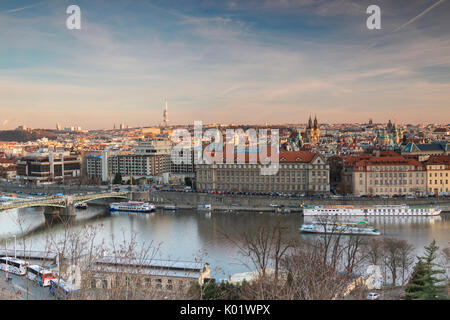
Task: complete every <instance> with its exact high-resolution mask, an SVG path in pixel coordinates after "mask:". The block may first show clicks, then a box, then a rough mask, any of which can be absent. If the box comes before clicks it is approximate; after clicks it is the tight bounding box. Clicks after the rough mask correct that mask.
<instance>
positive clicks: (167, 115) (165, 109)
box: [163, 98, 169, 127]
mask: <svg viewBox="0 0 450 320" xmlns="http://www.w3.org/2000/svg"><path fill="white" fill-rule="evenodd" d="M163 119H164V126H165V127H167V126H168V124H169V112H168V111H167V98H165V107H164V112H163Z"/></svg>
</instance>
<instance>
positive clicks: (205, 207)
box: [197, 203, 212, 211]
mask: <svg viewBox="0 0 450 320" xmlns="http://www.w3.org/2000/svg"><path fill="white" fill-rule="evenodd" d="M211 209H212V208H211V205H210V204H209V203H205V204H199V205H198V206H197V210H207V211H208V210H211Z"/></svg>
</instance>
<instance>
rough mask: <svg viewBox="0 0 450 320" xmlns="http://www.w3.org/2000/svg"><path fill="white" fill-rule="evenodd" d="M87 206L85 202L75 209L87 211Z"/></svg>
mask: <svg viewBox="0 0 450 320" xmlns="http://www.w3.org/2000/svg"><path fill="white" fill-rule="evenodd" d="M87 207H88V205H87V203H86V202H83V203H80V204H79V205H77V206H76V207H75V208H76V209H79V210H85V209H87Z"/></svg>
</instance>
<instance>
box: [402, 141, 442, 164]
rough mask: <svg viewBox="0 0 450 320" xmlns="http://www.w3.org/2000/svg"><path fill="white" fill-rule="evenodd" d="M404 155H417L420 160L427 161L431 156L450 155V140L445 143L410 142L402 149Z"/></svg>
mask: <svg viewBox="0 0 450 320" xmlns="http://www.w3.org/2000/svg"><path fill="white" fill-rule="evenodd" d="M402 155H404V156H414V157H417V158H418V160H419V161H426V160H427V159H428V158H429V157H431V156H440V155H450V142H444V143H422V144H415V143H414V142H410V143H408V144H407V145H406V146H405V147H404V148H403V149H402Z"/></svg>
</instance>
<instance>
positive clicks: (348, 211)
mask: <svg viewBox="0 0 450 320" xmlns="http://www.w3.org/2000/svg"><path fill="white" fill-rule="evenodd" d="M440 213H441V210H440V209H437V208H435V207H433V206H431V205H417V206H409V205H406V204H403V205H375V206H354V205H329V206H312V205H303V215H304V216H354V217H356V216H366V217H383V216H392V217H402V216H411V217H428V216H438V215H439V214H440Z"/></svg>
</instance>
